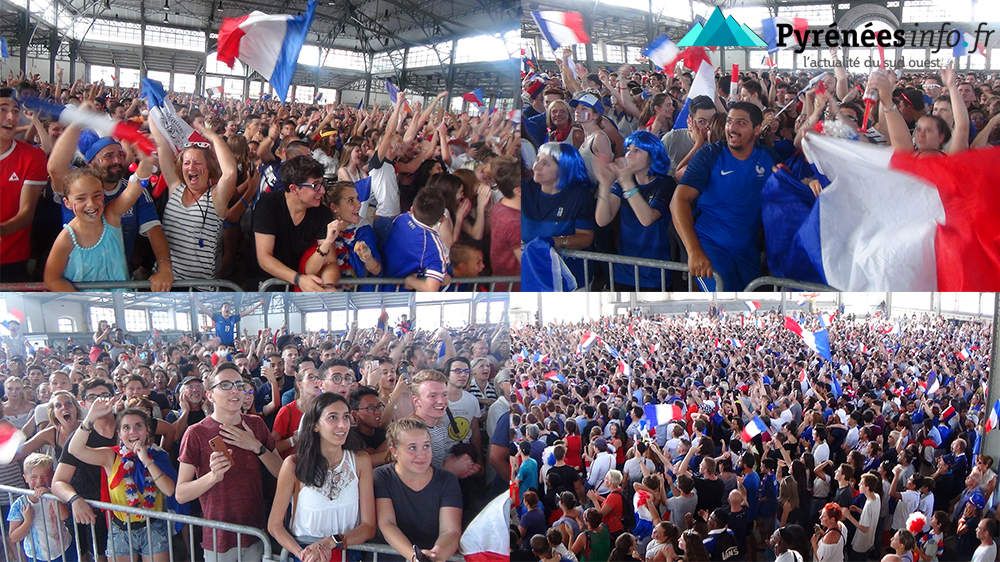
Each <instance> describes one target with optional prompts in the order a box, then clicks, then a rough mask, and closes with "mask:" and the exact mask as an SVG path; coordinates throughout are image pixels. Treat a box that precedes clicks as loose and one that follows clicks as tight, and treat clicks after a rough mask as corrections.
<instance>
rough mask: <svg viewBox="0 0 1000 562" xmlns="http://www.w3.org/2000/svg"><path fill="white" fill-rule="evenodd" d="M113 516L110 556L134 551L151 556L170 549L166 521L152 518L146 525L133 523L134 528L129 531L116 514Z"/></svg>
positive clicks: (109, 529) (109, 531) (126, 554)
mask: <svg viewBox="0 0 1000 562" xmlns="http://www.w3.org/2000/svg"><path fill="white" fill-rule="evenodd" d="M111 518H112V521H111V525H109V526H108V551H107V555H108V556H129V555H131V554H134V553H138V554H141V555H143V556H150V555H153V554H158V553H160V552H168V551H169V549H170V546H169V543H170V535H169V533H168V532H167V522H166V521H163V520H158V519H150V520H148V522H147V523H146V524H145V525H143V524H141V523H139V524H136V523H132V530H131V531H129V530H128V529H127V528H126V527H124V523H122V522H121V521H120V520H118V519H116V518H115V516H114V515H112V516H111ZM147 525H148V526H149V528H148V529H147V528H146V526H147Z"/></svg>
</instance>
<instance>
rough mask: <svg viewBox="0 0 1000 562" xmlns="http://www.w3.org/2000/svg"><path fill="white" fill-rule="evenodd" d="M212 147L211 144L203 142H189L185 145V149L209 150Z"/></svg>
mask: <svg viewBox="0 0 1000 562" xmlns="http://www.w3.org/2000/svg"><path fill="white" fill-rule="evenodd" d="M211 147H212V145H211V144H210V143H207V142H201V141H188V142H186V143H184V148H204V149H206V150H207V149H209V148H211Z"/></svg>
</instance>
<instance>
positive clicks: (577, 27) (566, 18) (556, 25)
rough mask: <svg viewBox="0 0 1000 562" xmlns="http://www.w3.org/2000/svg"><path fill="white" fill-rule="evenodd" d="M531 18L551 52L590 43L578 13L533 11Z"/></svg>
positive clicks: (581, 16) (581, 17)
mask: <svg viewBox="0 0 1000 562" xmlns="http://www.w3.org/2000/svg"><path fill="white" fill-rule="evenodd" d="M531 17H532V19H534V20H535V24H536V25H538V29H539V31H541V32H542V37H545V40H546V41H548V42H549V46H550V47H552V51H553V52H555V51H557V50H559V47H566V46H569V45H579V44H580V43H590V37H589V36H588V35H587V31H586V29H584V24H583V15H582V14H581V13H580V12H559V11H555V10H540V11H539V10H533V11H532V12H531Z"/></svg>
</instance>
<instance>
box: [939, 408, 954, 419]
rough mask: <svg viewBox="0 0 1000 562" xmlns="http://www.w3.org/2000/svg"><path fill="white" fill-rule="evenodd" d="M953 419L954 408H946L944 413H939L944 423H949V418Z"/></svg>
mask: <svg viewBox="0 0 1000 562" xmlns="http://www.w3.org/2000/svg"><path fill="white" fill-rule="evenodd" d="M953 417H955V407H954V406H948V408H947V409H945V411H943V412H941V421H942V422H944V423H948V422H950V421H951V418H953Z"/></svg>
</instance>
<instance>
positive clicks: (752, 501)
mask: <svg viewBox="0 0 1000 562" xmlns="http://www.w3.org/2000/svg"><path fill="white" fill-rule="evenodd" d="M743 489H744V490H746V493H747V517H749V518H750V520H751V521H753V520H754V519H756V518H757V505H758V503H759V501H760V497H759V494H760V475H759V474H757V473H756V472H749V473H747V474H746V475H745V476H743Z"/></svg>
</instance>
